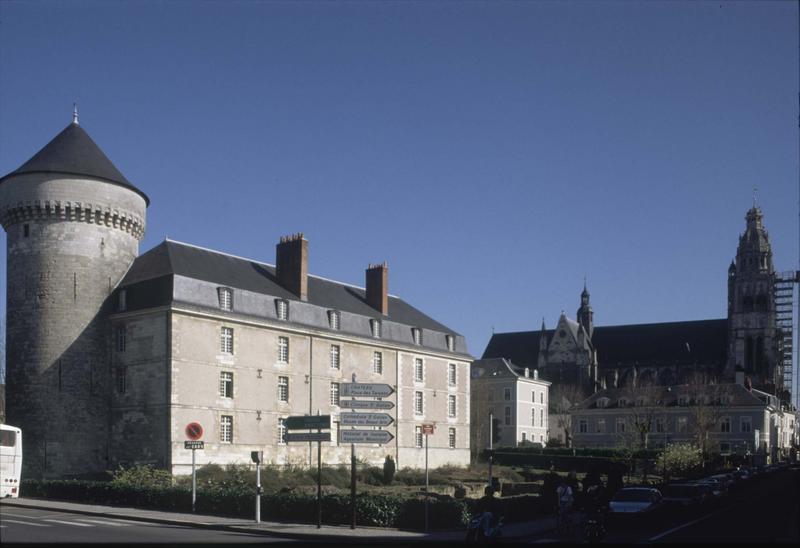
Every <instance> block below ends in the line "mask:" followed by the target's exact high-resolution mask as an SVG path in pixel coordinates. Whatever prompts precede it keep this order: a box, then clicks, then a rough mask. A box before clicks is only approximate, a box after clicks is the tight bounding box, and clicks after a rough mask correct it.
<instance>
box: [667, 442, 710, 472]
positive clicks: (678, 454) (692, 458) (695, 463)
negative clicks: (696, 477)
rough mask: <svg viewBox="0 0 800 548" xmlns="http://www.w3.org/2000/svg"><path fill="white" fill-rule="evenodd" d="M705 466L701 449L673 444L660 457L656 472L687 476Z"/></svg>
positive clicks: (684, 444) (690, 445)
mask: <svg viewBox="0 0 800 548" xmlns="http://www.w3.org/2000/svg"><path fill="white" fill-rule="evenodd" d="M702 466H703V454H702V452H701V451H700V448H699V447H697V446H695V445H693V444H690V443H673V444H670V445H667V447H666V448H664V450H663V451H662V452H661V453H660V454H659V455H658V458H657V459H656V472H658V471H662V470H664V471H666V472H667V473H668V474H669V475H671V476H674V475H679V476H683V475H687V474H691V473H692V472H694V471H695V470H697V469H699V468H701V467H702Z"/></svg>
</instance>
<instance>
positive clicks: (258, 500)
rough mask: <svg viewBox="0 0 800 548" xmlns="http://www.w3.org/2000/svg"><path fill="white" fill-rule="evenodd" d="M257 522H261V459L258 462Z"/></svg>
mask: <svg viewBox="0 0 800 548" xmlns="http://www.w3.org/2000/svg"><path fill="white" fill-rule="evenodd" d="M256 523H261V459H259V461H258V462H257V463H256Z"/></svg>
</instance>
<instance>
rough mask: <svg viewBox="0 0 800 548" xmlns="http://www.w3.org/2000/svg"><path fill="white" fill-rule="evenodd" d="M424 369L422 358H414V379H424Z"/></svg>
mask: <svg viewBox="0 0 800 548" xmlns="http://www.w3.org/2000/svg"><path fill="white" fill-rule="evenodd" d="M424 375H425V371H424V368H423V365H422V358H414V380H415V381H417V382H422V381H423V380H424V378H425V377H424Z"/></svg>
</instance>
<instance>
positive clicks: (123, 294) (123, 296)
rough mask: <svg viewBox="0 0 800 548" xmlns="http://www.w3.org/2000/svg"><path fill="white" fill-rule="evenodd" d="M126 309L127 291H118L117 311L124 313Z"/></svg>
mask: <svg viewBox="0 0 800 548" xmlns="http://www.w3.org/2000/svg"><path fill="white" fill-rule="evenodd" d="M127 309H128V291H127V290H125V289H120V290H119V293H118V301H117V310H119V311H120V312H125V311H126V310H127Z"/></svg>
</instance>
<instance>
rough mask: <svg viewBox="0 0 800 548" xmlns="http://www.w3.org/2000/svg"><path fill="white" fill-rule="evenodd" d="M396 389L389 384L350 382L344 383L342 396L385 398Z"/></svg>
mask: <svg viewBox="0 0 800 548" xmlns="http://www.w3.org/2000/svg"><path fill="white" fill-rule="evenodd" d="M393 392H394V389H393V388H392V387H391V386H389V385H388V384H382V383H368V382H348V383H343V384H342V396H344V397H355V398H385V397H387V396H391V395H392V393H393Z"/></svg>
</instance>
